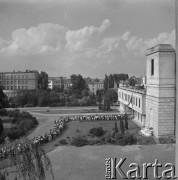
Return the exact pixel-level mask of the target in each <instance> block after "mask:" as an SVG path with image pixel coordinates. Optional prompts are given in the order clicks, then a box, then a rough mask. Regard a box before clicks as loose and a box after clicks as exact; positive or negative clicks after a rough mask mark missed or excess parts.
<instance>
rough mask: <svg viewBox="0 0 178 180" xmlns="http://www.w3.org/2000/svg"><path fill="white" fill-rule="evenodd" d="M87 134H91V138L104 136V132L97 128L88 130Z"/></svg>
mask: <svg viewBox="0 0 178 180" xmlns="http://www.w3.org/2000/svg"><path fill="white" fill-rule="evenodd" d="M89 133H90V134H92V135H93V136H96V137H101V136H103V135H104V133H105V132H104V130H103V128H102V127H97V128H92V129H90V131H89Z"/></svg>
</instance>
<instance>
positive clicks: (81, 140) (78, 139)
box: [71, 136, 89, 147]
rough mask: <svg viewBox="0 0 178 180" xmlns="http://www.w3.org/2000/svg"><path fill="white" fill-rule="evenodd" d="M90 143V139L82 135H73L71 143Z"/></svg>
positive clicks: (76, 144) (79, 144) (75, 144)
mask: <svg viewBox="0 0 178 180" xmlns="http://www.w3.org/2000/svg"><path fill="white" fill-rule="evenodd" d="M88 144H89V141H88V140H87V139H86V138H85V137H81V136H77V137H73V139H72V141H71V145H74V146H77V147H81V146H85V145H88Z"/></svg>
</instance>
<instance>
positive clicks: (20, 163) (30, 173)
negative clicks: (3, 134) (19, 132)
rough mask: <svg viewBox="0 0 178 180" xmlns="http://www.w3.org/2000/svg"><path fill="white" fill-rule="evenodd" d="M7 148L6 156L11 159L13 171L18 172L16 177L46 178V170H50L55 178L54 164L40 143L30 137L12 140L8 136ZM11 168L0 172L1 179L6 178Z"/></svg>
mask: <svg viewBox="0 0 178 180" xmlns="http://www.w3.org/2000/svg"><path fill="white" fill-rule="evenodd" d="M4 148H5V149H10V150H11V151H7V153H6V158H7V159H8V160H9V162H10V165H11V167H13V171H14V168H15V171H16V172H17V175H16V177H15V179H17V177H18V176H21V177H22V179H29V180H44V179H45V177H46V176H45V175H46V172H45V171H49V172H50V173H51V175H52V178H53V179H54V175H53V171H52V165H51V161H50V159H49V157H48V156H47V155H46V153H45V151H44V150H43V149H42V148H41V147H40V145H39V144H36V143H33V141H32V140H29V139H19V140H16V141H13V142H10V140H9V139H8V138H6V140H5V144H4ZM8 171H10V168H8V169H6V170H5V171H4V172H3V170H2V171H1V173H0V179H4V180H6V177H7V176H8Z"/></svg>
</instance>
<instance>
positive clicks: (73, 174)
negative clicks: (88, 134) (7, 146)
mask: <svg viewBox="0 0 178 180" xmlns="http://www.w3.org/2000/svg"><path fill="white" fill-rule="evenodd" d="M48 155H49V157H50V159H51V162H52V165H53V172H54V177H55V180H92V179H93V180H104V179H105V171H106V169H105V159H106V158H117V162H119V160H120V158H126V161H125V162H124V163H123V165H122V166H121V169H122V170H123V171H124V173H125V174H126V173H127V171H128V170H131V169H133V168H129V165H130V163H137V164H138V165H139V166H140V167H141V168H140V170H141V175H142V174H143V168H142V165H143V163H152V164H153V163H154V162H155V159H158V162H159V163H161V164H163V167H159V168H158V169H159V170H158V174H159V175H161V172H162V171H163V170H165V169H168V168H164V165H165V164H166V163H172V164H175V146H174V145H172V146H171V145H150V146H142V145H139V146H138V145H133V146H124V147H123V146H112V145H102V146H84V147H80V148H79V147H74V146H60V147H58V148H56V149H55V150H53V151H51V152H50V153H48ZM133 175H135V174H133ZM116 178H117V179H118V180H121V179H122V178H121V177H120V175H119V174H116ZM10 179H12V180H14V173H10ZM148 179H150V180H153V179H155V178H154V177H153V168H148ZM18 180H22V178H18ZM46 180H52V178H51V176H50V175H49V174H47V177H46Z"/></svg>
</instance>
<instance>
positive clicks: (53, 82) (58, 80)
mask: <svg viewBox="0 0 178 180" xmlns="http://www.w3.org/2000/svg"><path fill="white" fill-rule="evenodd" d="M55 86H56V87H58V88H60V89H61V90H67V89H69V87H70V86H71V80H70V79H68V78H66V77H49V78H48V88H49V89H53V88H54V87H55Z"/></svg>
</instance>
